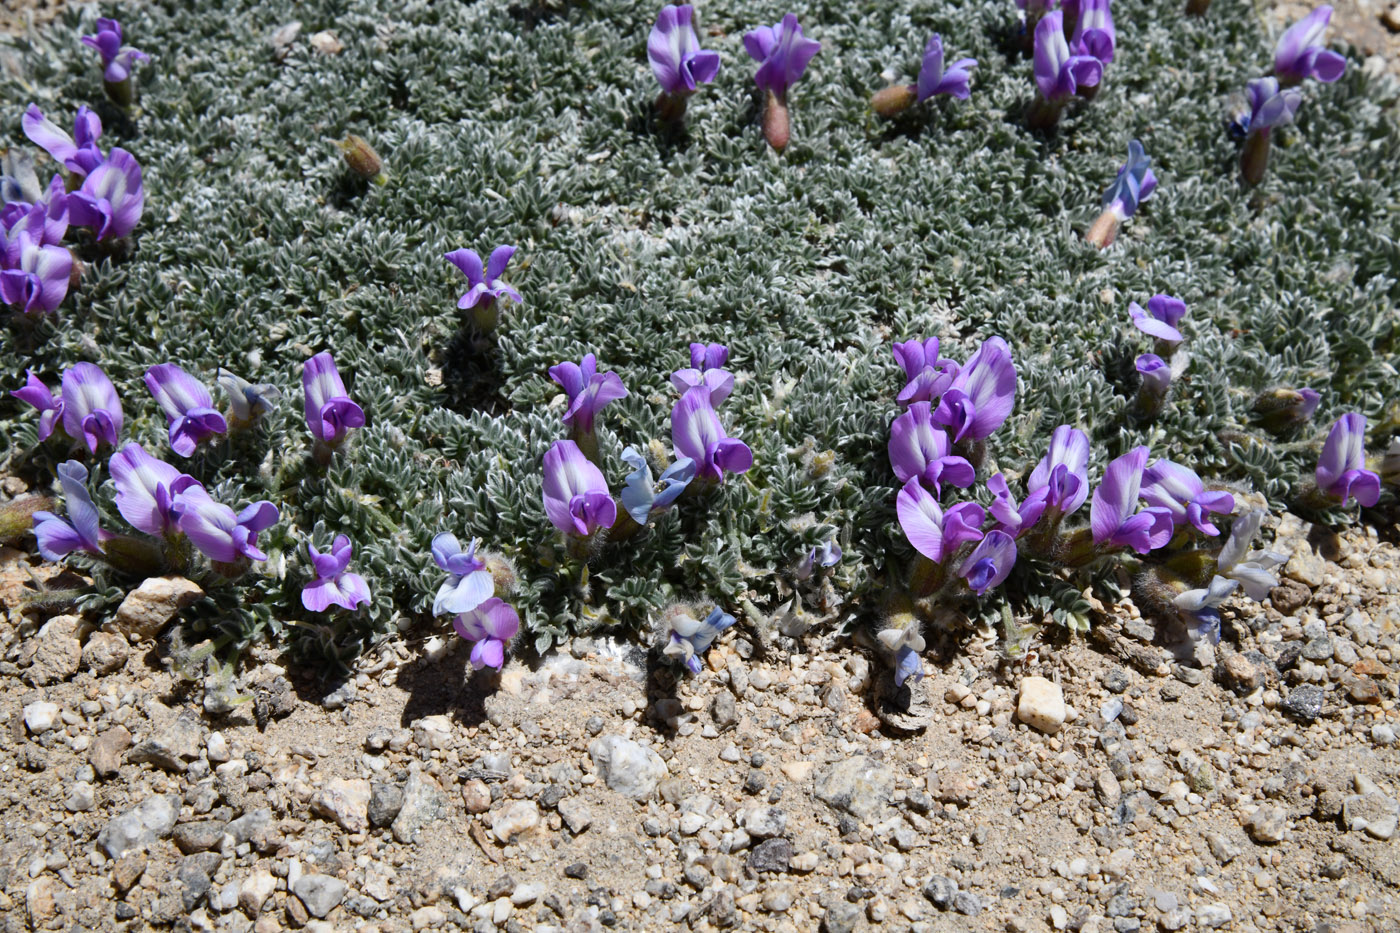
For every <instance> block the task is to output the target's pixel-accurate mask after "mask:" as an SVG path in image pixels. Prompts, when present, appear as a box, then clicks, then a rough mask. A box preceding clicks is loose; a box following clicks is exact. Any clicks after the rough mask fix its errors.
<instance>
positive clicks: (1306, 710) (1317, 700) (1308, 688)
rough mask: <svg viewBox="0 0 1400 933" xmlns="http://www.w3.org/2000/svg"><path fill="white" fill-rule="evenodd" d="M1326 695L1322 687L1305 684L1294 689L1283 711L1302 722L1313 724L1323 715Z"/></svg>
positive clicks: (1287, 698)
mask: <svg viewBox="0 0 1400 933" xmlns="http://www.w3.org/2000/svg"><path fill="white" fill-rule="evenodd" d="M1324 698H1325V694H1324V693H1323V690H1322V688H1321V687H1317V686H1314V685H1312V684H1304V685H1303V686H1301V687H1294V688H1293V689H1292V690H1290V691H1289V692H1288V696H1287V697H1285V698H1284V701H1283V704H1282V705H1283V711H1284V712H1285V713H1287V714H1288V715H1290V716H1292V717H1293V718H1294V719H1297V720H1299V721H1301V722H1312V721H1313V720H1315V719H1317V717H1319V716H1321V715H1322V703H1323V699H1324Z"/></svg>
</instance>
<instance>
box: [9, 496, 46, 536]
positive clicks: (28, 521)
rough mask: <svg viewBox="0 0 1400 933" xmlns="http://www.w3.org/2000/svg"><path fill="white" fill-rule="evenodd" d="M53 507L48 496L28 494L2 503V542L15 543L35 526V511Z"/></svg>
mask: <svg viewBox="0 0 1400 933" xmlns="http://www.w3.org/2000/svg"><path fill="white" fill-rule="evenodd" d="M53 507H54V502H53V500H52V499H50V498H48V497H47V496H27V497H25V498H23V499H15V500H13V501H11V502H6V503H5V504H4V505H0V544H14V543H15V542H16V541H18V540H19V539H20V538H22V537H24V536H25V534H27V533H28V532H29V529H31V528H33V527H34V513H35V512H42V511H48V510H50V509H52V508H53Z"/></svg>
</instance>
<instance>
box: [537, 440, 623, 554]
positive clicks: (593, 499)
mask: <svg viewBox="0 0 1400 933" xmlns="http://www.w3.org/2000/svg"><path fill="white" fill-rule="evenodd" d="M544 511H545V514H546V515H548V516H549V520H550V521H551V522H553V523H554V527H555V528H558V529H559V530H560V531H562V532H564V534H568V535H578V536H579V537H587V536H588V535H590V534H592V533H593V532H594V531H595V530H597V529H599V528H611V527H612V526H613V522H615V521H617V503H616V502H614V501H613V497H612V496H611V495H609V494H608V481H607V480H605V479H604V478H603V474H602V471H600V470H599V469H598V468H597V467H596V466H594V465H593V463H592V462H591V461H590V460H589V459H588V458H587V457H585V456H584V455H583V451H581V450H579V449H578V445H577V444H575V443H574V442H573V441H555V442H554V446H552V447H550V448H549V450H547V451H545V455H544Z"/></svg>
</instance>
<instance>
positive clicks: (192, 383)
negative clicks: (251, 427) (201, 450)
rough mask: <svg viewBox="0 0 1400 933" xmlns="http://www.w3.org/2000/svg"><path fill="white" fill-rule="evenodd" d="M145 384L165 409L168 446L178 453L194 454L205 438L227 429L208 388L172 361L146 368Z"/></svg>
mask: <svg viewBox="0 0 1400 933" xmlns="http://www.w3.org/2000/svg"><path fill="white" fill-rule="evenodd" d="M146 388H147V389H150V390H151V395H153V396H155V399H156V403H157V404H158V405H160V409H161V411H163V412H165V420H166V422H167V423H168V425H169V427H170V449H171V450H173V451H175V453H177V454H178V455H180V456H181V457H188V456H190V455H191V454H193V453H194V449H195V447H197V446H199V444H200V442H201V441H203V440H204V439H205V438H207V437H212V436H213V435H215V434H223V433H224V432H225V431H227V430H228V424H227V423H226V422H225V421H224V416H223V415H221V414H219V413H218V412H217V411H216V410H215V409H214V399H213V397H212V396H211V395H210V394H209V390H208V389H206V388H205V387H204V386H203V385H202V384H201V383H200V382H199V380H198V379H195V378H194V377H193V376H191V375H190V374H189V373H187V372H185V371H184V370H183V369H181V368H180V367H178V366H176V365H175V364H174V363H160V364H158V365H156V366H152V367H151V368H150V369H148V370H146Z"/></svg>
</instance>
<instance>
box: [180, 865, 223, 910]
mask: <svg viewBox="0 0 1400 933" xmlns="http://www.w3.org/2000/svg"><path fill="white" fill-rule="evenodd" d="M219 861H220V856H219V855H218V853H216V852H205V853H203V854H202V855H192V856H187V857H186V858H182V859H180V862H179V864H178V865H177V866H176V868H175V878H176V880H177V881H179V882H180V901H181V903H182V904H183V905H184V908H185V912H186V913H189V912H190V911H192V910H194V909H195V908H196V907H198V906H199V902H200V901H202V900H204V896H205V895H206V894H208V893H209V888H210V886H211V885H212V882H211V881H210V875H212V874H213V872H214V871H216V870H217V869H218V867H219Z"/></svg>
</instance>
